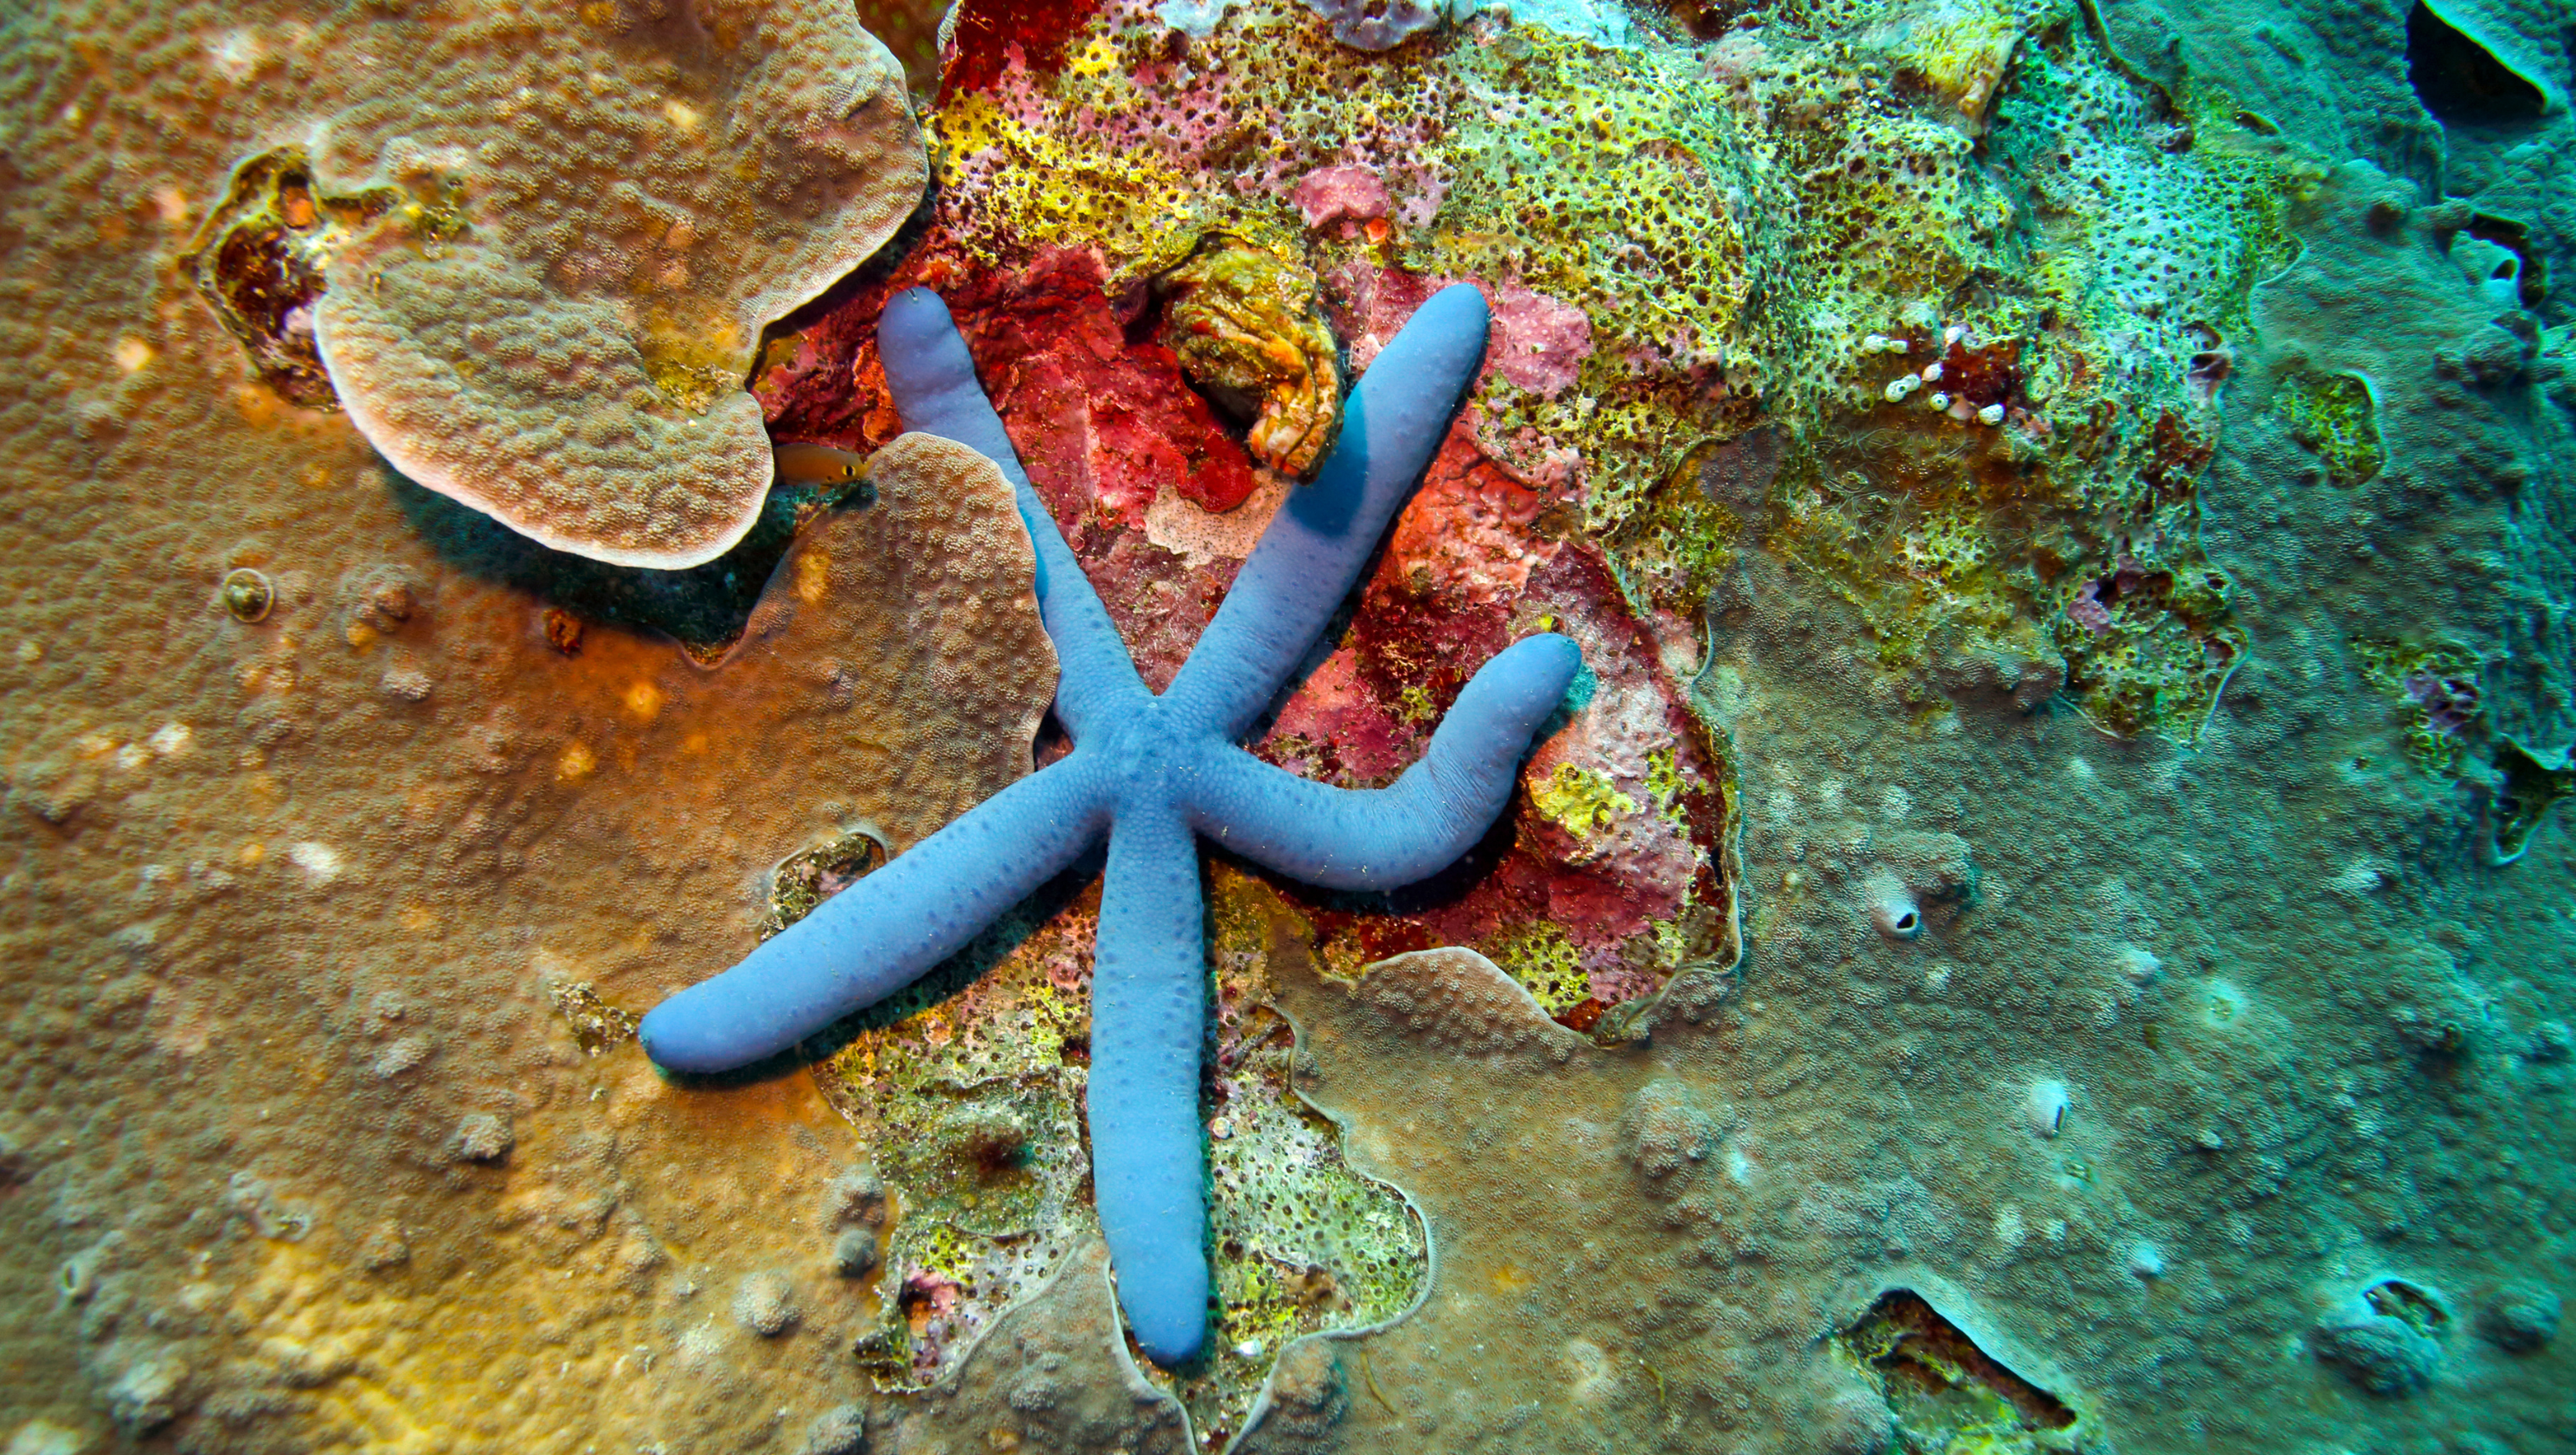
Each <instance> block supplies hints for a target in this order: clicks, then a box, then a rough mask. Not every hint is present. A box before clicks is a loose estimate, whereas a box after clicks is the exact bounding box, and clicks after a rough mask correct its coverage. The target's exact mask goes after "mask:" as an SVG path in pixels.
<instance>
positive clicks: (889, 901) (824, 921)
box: [636, 752, 1109, 1072]
mask: <svg viewBox="0 0 2576 1455" xmlns="http://www.w3.org/2000/svg"><path fill="white" fill-rule="evenodd" d="M1108 804H1109V795H1108V792H1107V790H1106V788H1105V786H1104V785H1103V783H1102V775H1101V774H1100V772H1099V771H1098V767H1097V765H1096V763H1095V762H1094V761H1093V760H1091V759H1089V758H1088V757H1086V756H1085V755H1083V754H1081V753H1079V752H1077V753H1075V754H1074V756H1072V757H1070V758H1066V759H1065V760H1063V761H1062V762H1058V763H1055V764H1052V765H1050V766H1048V767H1047V768H1045V769H1043V770H1041V771H1039V772H1037V773H1033V774H1031V775H1029V776H1028V777H1026V778H1023V779H1021V780H1020V781H1019V782H1017V783H1014V784H1012V785H1011V786H1010V787H1008V788H1005V789H1003V790H1002V791H1001V792H999V793H996V794H994V795H993V796H992V797H991V798H988V799H986V800H984V801H983V802H982V803H979V804H977V805H976V806H975V807H974V808H972V809H969V810H968V811H967V812H966V813H964V814H963V815H961V816H959V817H958V818H957V819H955V820H954V821H952V822H951V823H950V824H949V825H948V826H947V827H945V828H943V829H941V830H940V831H939V832H937V833H935V834H932V835H931V836H930V837H929V838H926V839H924V840H922V841H921V842H920V843H918V844H915V845H913V846H912V848H911V849H909V850H908V851H906V852H905V853H903V854H901V855H898V856H897V857H896V858H895V859H894V860H893V862H891V863H889V864H887V865H886V866H885V867H884V868H882V869H879V870H877V871H876V872H875V873H873V874H870V875H869V876H868V877H866V878H865V879H862V880H860V881H859V882H858V883H856V884H854V885H852V886H850V887H849V888H848V889H846V890H843V891H842V892H841V893H839V894H836V895H834V896H832V897H831V898H830V899H827V900H825V901H823V903H822V904H821V905H820V906H818V907H817V908H816V909H815V910H814V912H813V913H811V914H809V915H807V916H805V918H803V919H801V920H798V921H797V922H796V923H795V924H792V925H790V926H788V927H787V930H786V931H785V933H783V934H780V935H778V936H776V937H775V938H773V939H771V940H770V941H768V942H767V943H766V944H763V945H762V946H761V947H760V948H758V949H756V950H754V951H752V952H751V954H750V955H749V956H747V957H745V958H744V960H743V961H742V963H741V964H738V965H736V966H734V967H733V968H732V969H730V970H727V971H726V972H724V973H723V974H721V975H718V976H716V977H715V978H714V979H712V980H706V981H701V982H700V983H698V984H696V985H692V986H690V987H689V988H688V989H686V990H683V991H681V992H680V993H679V994H677V995H674V996H672V997H671V998H670V999H668V1000H666V1001H663V1002H662V1003H661V1004H660V1005H658V1006H655V1007H654V1008H653V1010H652V1012H651V1013H650V1014H648V1015H646V1016H645V1017H644V1020H643V1023H642V1025H640V1026H639V1027H638V1028H637V1030H636V1034H637V1036H638V1038H639V1039H641V1040H642V1042H643V1044H644V1054H645V1055H647V1056H650V1057H652V1058H653V1061H654V1063H655V1064H656V1065H659V1066H662V1067H664V1068H666V1069H668V1070H672V1071H691V1072H708V1071H728V1070H731V1069H732V1068H734V1067H736V1066H741V1065H745V1064H748V1063H750V1062H753V1061H757V1060H760V1059H761V1058H762V1057H764V1056H771V1055H775V1054H776V1053H778V1052H780V1051H783V1050H786V1049H787V1048H788V1047H790V1046H793V1045H795V1044H796V1043H797V1042H798V1041H800V1040H803V1039H804V1038H805V1037H807V1036H810V1035H812V1034H814V1033H815V1032H816V1031H819V1030H821V1029H823V1028H824V1027H825V1026H828V1025H830V1024H831V1023H832V1022H833V1021H835V1020H838V1019H839V1018H841V1017H842V1016H845V1015H847V1014H849V1013H850V1012H851V1011H854V1010H859V1009H861V1008H863V1007H866V1006H870V1005H873V1004H875V1003H876V1002H878V1001H880V1000H883V999H885V998H886V997H887V996H889V995H892V994H893V993H895V992H896V991H898V990H901V989H902V988H904V987H905V986H907V985H909V984H911V983H912V982H913V981H914V980H915V979H917V978H919V977H920V976H921V974H922V973H923V972H924V971H927V970H928V969H930V968H931V967H932V966H934V965H936V964H938V963H939V962H940V961H941V960H943V959H945V958H947V957H948V956H949V955H951V954H953V953H955V952H956V951H957V950H958V949H960V948H962V947H963V946H964V945H965V944H966V942H967V941H968V940H971V939H973V938H974V937H975V936H976V935H977V934H979V933H981V932H982V931H983V929H984V927H985V926H987V925H989V924H991V923H992V922H993V921H994V920H996V919H998V918H1000V917H1001V915H1002V914H1003V913H1004V912H1005V911H1007V910H1008V909H1010V907H1011V906H1013V905H1015V904H1017V903H1019V902H1020V901H1021V900H1022V899H1025V898H1027V897H1028V895H1029V893H1030V892H1031V891H1032V890H1034V889H1036V888H1037V887H1038V886H1039V885H1040V884H1043V883H1045V882H1046V881H1047V880H1048V879H1049V878H1051V877H1053V876H1054V875H1056V874H1058V873H1061V872H1062V871H1063V870H1064V868H1065V866H1066V865H1068V864H1071V863H1072V862H1073V861H1074V859H1075V858H1076V857H1078V856H1079V855H1080V854H1081V853H1082V851H1083V850H1084V849H1086V848H1089V847H1090V846H1091V845H1092V844H1093V843H1094V842H1095V841H1097V840H1098V838H1099V836H1100V831H1101V829H1102V828H1103V827H1104V826H1106V824H1107V822H1108Z"/></svg>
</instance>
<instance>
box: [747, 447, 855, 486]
mask: <svg viewBox="0 0 2576 1455" xmlns="http://www.w3.org/2000/svg"><path fill="white" fill-rule="evenodd" d="M770 448H771V450H772V452H773V453H774V454H775V455H776V456H777V459H778V473H777V476H776V477H775V478H776V481H777V483H778V484H781V485H822V486H827V487H828V486H841V485H855V484H857V483H858V482H859V481H860V480H862V479H865V478H866V476H867V470H868V457H867V456H865V455H862V454H859V453H857V452H855V451H852V450H836V449H834V448H832V447H831V446H830V445H812V444H786V445H773V446H771V447H770Z"/></svg>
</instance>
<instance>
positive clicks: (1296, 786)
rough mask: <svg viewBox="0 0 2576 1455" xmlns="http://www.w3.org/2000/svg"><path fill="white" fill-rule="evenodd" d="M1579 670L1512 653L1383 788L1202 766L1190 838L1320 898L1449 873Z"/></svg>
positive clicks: (1535, 645)
mask: <svg viewBox="0 0 2576 1455" xmlns="http://www.w3.org/2000/svg"><path fill="white" fill-rule="evenodd" d="M1582 665H1583V654H1582V652H1581V650H1580V649H1579V648H1577V647H1576V646H1575V644H1574V643H1573V641H1572V640H1570V639H1568V638H1566V637H1562V636H1558V635H1555V634H1554V633H1549V634H1546V635H1542V636H1534V637H1530V638H1527V639H1526V640H1523V641H1520V642H1516V643H1514V644H1513V645H1512V646H1511V647H1509V648H1507V649H1506V650H1504V651H1503V652H1501V653H1500V654H1498V655H1497V656H1496V657H1495V658H1494V659H1493V660H1492V661H1490V662H1487V663H1486V664H1485V665H1484V667H1483V669H1482V670H1480V671H1478V672H1477V673H1476V675H1475V676H1474V677H1473V678H1472V679H1470V680H1469V681H1468V683H1467V686H1466V689H1465V690H1464V691H1462V692H1460V693H1459V694H1458V701H1457V703H1456V704H1455V705H1454V706H1452V707H1451V708H1450V710H1449V715H1448V717H1447V718H1446V719H1444V720H1443V721H1442V722H1441V724H1440V728H1439V731H1437V732H1435V733H1433V734H1432V735H1431V746H1430V747H1429V749H1428V750H1426V751H1425V752H1424V753H1423V755H1422V760H1421V761H1420V762H1418V763H1415V764H1414V765H1413V766H1412V767H1410V768H1407V769H1406V770H1404V776H1403V777H1401V778H1398V779H1397V780H1396V781H1395V783H1394V785H1393V786H1392V787H1388V788H1379V789H1363V790H1353V789H1347V788H1333V787H1328V786H1326V785H1325V784H1321V783H1316V782H1313V781H1311V780H1308V779H1304V778H1300V777H1298V776H1297V775H1296V774H1294V773H1290V772H1288V771H1286V770H1285V769H1281V768H1276V767H1273V766H1271V765H1270V764H1268V763H1264V762H1262V761H1261V760H1260V759H1258V758H1255V757H1253V756H1252V755H1251V754H1249V753H1246V752H1244V751H1242V750H1241V749H1239V748H1234V747H1231V746H1228V747H1227V748H1226V749H1224V750H1223V751H1219V752H1212V753H1209V754H1207V755H1206V756H1205V757H1204V759H1203V760H1202V761H1201V763H1200V765H1199V771H1198V773H1197V775H1196V776H1195V779H1194V781H1193V787H1192V795H1191V804H1192V813H1191V821H1192V822H1193V823H1194V824H1195V825H1196V826H1197V828H1198V831H1199V832H1200V833H1203V834H1205V835H1207V836H1208V838H1210V839H1211V840H1213V841H1215V842H1216V843H1218V844H1221V845H1223V846H1224V847H1226V848H1229V849H1232V850H1234V851H1235V852H1237V853H1239V854H1242V855H1243V856H1244V857H1245V858H1248V859H1251V860H1253V861H1254V862H1255V863H1259V864H1263V865H1267V866H1268V867H1270V868H1272V869H1275V870H1278V871H1279V872H1280V873H1282V874H1285V875H1287V876H1289V877H1290V878H1292V879H1296V880H1299V881H1301V882H1304V883H1307V884H1313V885H1318V886H1320V887H1323V888H1326V889H1393V888H1397V887H1399V886H1401V885H1406V884H1410V883H1412V882H1414V881H1415V880H1417V879H1422V878H1427V877H1428V876H1430V875H1433V874H1437V873H1439V872H1440V871H1441V870H1443V869H1445V868H1447V867H1449V866H1450V865H1451V864H1454V863H1456V862H1457V861H1458V858H1459V856H1460V855H1462V854H1464V853H1466V852H1467V850H1468V849H1470V848H1472V847H1474V845H1475V843H1476V841H1477V840H1478V839H1480V838H1482V837H1484V834H1485V830H1487V829H1488V828H1490V827H1492V826H1493V822H1494V818H1495V815H1497V814H1499V813H1501V812H1502V810H1503V805H1504V804H1506V803H1507V802H1509V801H1510V799H1511V796H1512V782H1513V780H1514V778H1515V776H1516V775H1517V773H1518V771H1519V767H1520V761H1521V757H1522V755H1523V754H1524V753H1526V752H1527V751H1528V750H1529V744H1530V735H1531V734H1532V733H1534V732H1536V731H1537V730H1538V728H1539V725H1540V724H1542V723H1544V722H1545V721H1546V720H1547V718H1548V715H1549V714H1551V713H1553V712H1554V711H1555V710H1556V706H1557V704H1558V703H1559V702H1561V701H1563V700H1564V697H1565V689H1566V687H1567V685H1568V684H1569V683H1571V682H1572V681H1573V680H1574V674H1575V672H1576V671H1577V670H1578V669H1579V668H1580V667H1581V666H1582Z"/></svg>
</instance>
